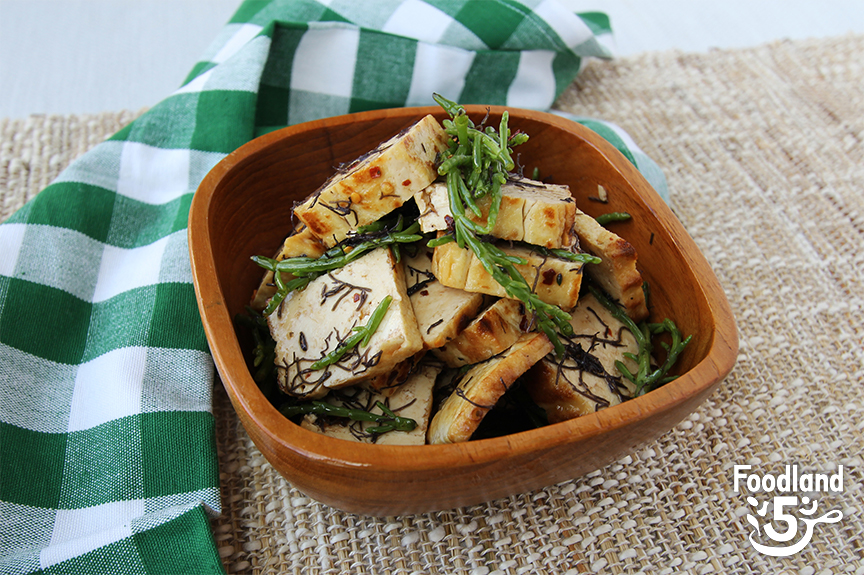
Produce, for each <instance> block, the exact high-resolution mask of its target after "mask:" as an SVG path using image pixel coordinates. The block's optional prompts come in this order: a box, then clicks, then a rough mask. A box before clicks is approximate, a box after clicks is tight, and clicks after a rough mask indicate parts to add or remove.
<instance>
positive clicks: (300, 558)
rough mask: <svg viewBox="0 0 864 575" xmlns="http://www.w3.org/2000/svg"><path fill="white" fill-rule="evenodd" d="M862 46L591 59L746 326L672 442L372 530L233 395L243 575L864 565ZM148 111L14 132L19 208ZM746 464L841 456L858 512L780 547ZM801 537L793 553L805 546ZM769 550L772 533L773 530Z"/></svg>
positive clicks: (589, 103)
mask: <svg viewBox="0 0 864 575" xmlns="http://www.w3.org/2000/svg"><path fill="white" fill-rule="evenodd" d="M862 53H864V37H862V36H844V37H838V38H830V39H824V40H811V41H796V42H780V43H774V44H770V45H766V46H762V47H758V48H753V49H746V50H734V51H712V52H709V53H707V54H683V53H677V52H666V53H650V54H645V55H641V56H637V57H633V58H628V59H622V60H618V61H614V62H592V63H591V64H590V65H589V67H588V68H587V69H586V70H585V72H584V73H583V74H582V75H581V76H580V77H579V79H578V81H577V82H576V83H575V84H574V85H573V86H572V87H571V89H570V90H568V91H567V93H566V94H565V95H564V96H563V97H562V98H561V100H560V101H559V103H558V107H560V108H561V109H564V110H566V111H569V112H573V113H575V114H579V115H584V116H593V117H598V118H603V119H606V120H610V121H613V122H616V123H618V124H619V125H621V126H622V127H623V128H624V129H625V130H626V131H627V132H629V133H630V134H631V135H632V136H633V138H634V139H635V140H636V141H637V143H638V144H639V145H640V146H641V147H642V148H643V149H644V150H645V151H646V152H647V153H648V155H649V156H651V157H652V158H653V159H654V160H656V161H657V162H658V163H659V164H660V166H661V167H662V168H663V170H664V171H665V172H666V175H667V177H668V179H669V187H670V190H671V194H672V206H673V208H674V210H675V212H676V213H677V215H678V217H679V218H680V219H681V221H682V222H683V223H684V226H685V227H686V228H687V230H688V231H689V232H690V234H691V235H692V236H693V237H694V238H695V240H696V242H697V244H698V245H699V247H700V248H701V249H702V250H703V252H704V254H705V256H706V257H707V258H708V260H709V262H710V263H711V264H712V266H713V267H714V270H715V271H716V273H717V275H718V277H719V278H720V281H721V283H722V285H723V287H724V288H725V290H726V292H727V294H728V297H729V300H730V302H731V305H732V309H733V311H734V313H735V315H736V318H737V320H738V326H739V330H740V335H741V352H740V355H739V358H738V364H737V366H736V367H735V369H734V370H733V372H732V374H731V375H730V376H729V377H728V378H727V379H726V380H725V382H724V383H723V384H722V386H721V387H720V389H719V390H718V391H717V392H716V393H715V394H714V395H713V396H712V397H711V398H710V399H709V400H708V401H707V402H706V403H704V404H703V405H702V406H701V407H700V408H699V409H698V410H697V411H696V412H694V413H693V414H692V415H691V416H690V417H688V418H687V419H686V420H685V421H683V422H682V423H681V424H679V425H678V426H677V427H676V428H675V429H674V430H673V431H671V432H670V433H668V434H667V435H665V436H664V437H662V438H661V439H660V440H658V441H655V442H653V443H650V444H648V445H646V446H645V447H644V448H642V449H641V450H639V451H638V452H637V453H634V454H632V455H631V456H628V457H625V458H624V459H622V460H621V461H618V462H616V463H614V464H612V465H610V466H608V467H607V468H605V469H602V470H599V471H597V472H594V473H592V474H590V475H588V476H586V477H582V478H578V479H574V480H572V481H568V482H566V483H562V484H560V485H556V486H552V487H550V488H547V489H544V490H541V491H537V492H534V493H529V494H523V495H518V496H514V497H511V498H508V499H502V500H497V501H493V502H491V503H488V504H486V505H479V506H475V507H471V508H465V509H456V510H451V511H445V512H439V513H428V514H422V515H416V516H407V517H393V518H368V517H361V516H356V515H352V514H347V513H342V512H340V511H336V510H333V509H331V508H328V507H327V506H325V505H322V504H319V503H317V502H315V501H312V500H310V499H308V498H306V497H305V496H304V495H303V494H302V493H300V492H299V491H297V490H296V489H294V488H293V487H292V486H291V485H290V484H289V483H287V482H286V481H285V480H284V479H282V478H281V477H280V476H278V475H277V474H276V473H275V472H274V471H273V469H272V468H271V467H270V465H269V464H268V463H267V462H266V461H265V460H264V458H263V457H262V456H261V454H260V453H259V452H258V450H257V449H256V448H255V446H254V445H253V444H252V443H251V441H250V440H249V438H248V436H247V435H246V433H245V432H244V430H243V429H242V427H241V426H240V425H239V423H238V420H237V418H236V415H235V414H234V412H233V410H232V408H231V406H230V404H229V403H228V400H227V397H226V395H225V393H224V391H223V390H222V389H221V387H219V388H218V389H217V393H216V401H215V405H214V410H215V412H216V416H217V420H218V429H217V433H218V441H219V450H220V451H219V457H220V468H221V481H222V490H223V491H222V496H223V500H224V503H223V510H224V512H223V515H222V516H221V517H220V518H219V519H218V520H216V521H214V524H213V528H214V531H215V534H216V539H217V541H218V544H219V549H220V554H221V555H222V558H223V560H224V563H225V566H226V569H227V570H228V571H229V572H230V573H235V572H236V573H298V574H299V573H303V574H304V575H305V574H314V573H321V574H324V573H387V574H409V573H466V574H467V573H470V574H472V575H490V574H492V573H568V572H572V573H577V572H578V573H583V572H597V573H635V572H648V573H672V572H693V573H783V572H788V573H802V574H807V573H812V574H815V573H856V574H859V575H860V574H862V573H864V521H862V517H864V515H862V513H864V503H862V501H864V489H862V483H864V482H862V459H861V455H860V452H861V446H862V445H864V319H862V315H864V299H862V294H864V271H862V270H864V250H862V246H864V146H862V137H864V134H862V128H864V102H862V95H861V78H862V77H864V70H862V65H861V62H860V54H862ZM136 115H137V114H136V113H134V112H121V113H106V114H99V115H93V116H68V117H66V116H64V117H56V116H48V117H43V116H34V117H31V118H28V119H25V120H2V121H0V138H2V139H0V194H2V198H0V199H2V204H0V205H2V217H3V218H4V219H5V218H6V217H8V215H9V214H11V213H12V212H13V211H14V210H15V209H17V208H18V207H20V205H22V204H23V203H24V202H25V201H26V200H27V199H28V198H30V197H32V195H33V194H35V193H37V192H38V191H39V190H41V189H42V188H43V187H45V186H46V185H47V184H48V183H49V182H50V181H51V180H52V179H53V178H54V177H55V176H56V175H57V174H58V173H59V171H60V170H61V169H62V168H63V167H64V166H65V165H66V164H67V163H68V162H69V161H71V160H72V159H74V157H76V156H77V155H79V154H80V153H82V152H83V151H85V150H86V149H87V148H88V147H90V146H92V145H94V144H95V143H97V142H99V141H100V140H102V139H103V138H105V137H106V136H109V135H110V134H112V133H113V132H115V131H117V130H118V129H119V128H120V127H122V125H124V124H125V123H127V122H129V121H131V120H132V119H134V117H136ZM738 464H748V465H751V466H752V468H751V470H750V471H749V473H758V474H759V475H760V476H764V475H766V474H768V473H773V474H774V475H775V476H777V475H779V474H781V473H782V472H783V471H784V470H785V466H786V465H797V466H798V471H799V473H804V472H807V473H824V474H826V475H828V474H836V472H837V471H838V466H841V465H842V466H843V473H844V475H843V491H842V492H840V493H818V494H816V495H814V496H813V498H814V499H818V510H817V512H816V513H815V515H814V517H818V516H820V515H822V514H824V513H825V512H826V511H828V510H832V509H838V510H840V511H842V513H843V518H842V519H841V520H840V521H838V522H835V523H830V524H828V523H821V524H818V525H816V527H815V530H814V532H813V536H812V540H811V541H810V542H809V543H808V544H807V545H806V546H805V547H804V549H803V550H801V551H800V552H798V553H796V554H794V555H791V556H789V557H783V558H775V557H771V556H768V555H765V554H763V553H760V552H759V551H757V550H756V549H755V548H754V547H753V546H752V545H751V543H750V541H749V540H748V537H749V536H750V534H751V531H753V528H752V527H751V525H750V524H749V523H748V520H747V515H751V516H752V517H754V518H756V517H757V512H756V508H755V507H752V506H751V505H750V504H748V502H747V500H746V497H745V495H746V494H745V493H743V492H735V491H734V489H733V466H734V465H738ZM775 494H776V493H775ZM772 495H773V494H772ZM794 495H796V496H798V497H799V500H800V497H802V496H804V492H802V491H799V492H797V493H795V494H794ZM811 495H812V494H811ZM393 496H394V497H398V492H394V495H393ZM767 500H770V497H768V496H764V495H763V496H761V497H760V502H761V501H767ZM803 507H804V506H803V505H799V508H803ZM789 509H790V508H787V512H788V510H789ZM796 509H797V508H796ZM793 510H794V509H793ZM796 515H797V517H799V518H803V517H805V515H802V514H801V513H800V509H799V511H796ZM768 518H770V512H769V517H768ZM768 518H759V521H760V522H761V523H765V522H766V521H767V519H768ZM774 526H775V527H776V529H777V531H781V532H782V531H783V530H784V529H785V526H784V524H783V523H782V522H774ZM800 527H801V529H800V530H799V533H798V534H797V536H796V537H795V538H794V539H793V540H791V541H788V542H787V543H785V545H791V544H792V543H795V542H796V541H798V540H800V539H801V537H802V536H803V535H804V533H803V532H804V529H803V527H804V524H803V523H800ZM755 540H756V541H757V542H762V543H768V544H770V543H772V541H771V540H770V539H768V538H766V537H765V534H764V531H763V532H762V533H761V535H760V536H758V537H756V538H755ZM773 544H774V545H775V546H782V545H784V544H781V543H776V542H775V543H773Z"/></svg>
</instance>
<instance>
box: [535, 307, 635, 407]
mask: <svg viewBox="0 0 864 575" xmlns="http://www.w3.org/2000/svg"><path fill="white" fill-rule="evenodd" d="M570 315H571V316H572V319H571V320H570V325H572V326H573V331H574V333H573V336H572V337H570V338H568V339H569V341H568V342H567V345H566V346H565V347H566V350H567V353H566V355H565V356H564V357H563V358H562V359H560V360H559V359H557V358H555V356H554V355H548V356H546V357H545V358H543V360H541V361H540V362H538V363H537V364H536V365H535V366H534V367H532V368H531V370H530V371H529V372H528V375H527V376H526V377H525V379H524V381H525V389H526V390H527V391H528V393H529V394H530V395H531V398H532V399H533V400H534V402H535V403H536V404H537V405H539V406H540V407H542V408H543V409H545V410H546V415H547V416H548V418H549V423H557V422H559V421H565V420H567V419H572V418H574V417H579V416H580V415H585V414H587V413H593V412H595V411H597V410H600V409H603V408H605V407H609V406H610V405H617V404H619V403H621V402H622V401H623V400H624V399H626V398H629V397H632V395H633V392H634V386H633V384H632V383H631V382H630V381H629V380H628V379H626V378H624V377H622V376H621V372H620V371H618V368H617V367H615V362H616V361H622V362H624V365H626V366H627V368H628V369H629V370H630V371H631V372H635V370H636V369H637V366H636V362H634V361H633V360H631V359H627V358H625V357H624V353H625V352H629V353H633V354H635V353H637V352H638V351H639V350H638V346H637V344H636V339H635V338H634V337H633V334H632V333H630V331H629V330H627V329H626V328H625V327H624V325H623V324H622V323H621V322H619V321H618V320H616V319H615V317H614V316H612V314H611V313H609V311H608V310H607V309H606V307H605V306H604V305H603V304H601V303H600V302H598V301H597V299H595V298H594V296H593V295H591V294H587V295H585V296H583V297H582V299H580V300H579V305H578V306H576V309H574V310H573V311H572V312H571V314H570Z"/></svg>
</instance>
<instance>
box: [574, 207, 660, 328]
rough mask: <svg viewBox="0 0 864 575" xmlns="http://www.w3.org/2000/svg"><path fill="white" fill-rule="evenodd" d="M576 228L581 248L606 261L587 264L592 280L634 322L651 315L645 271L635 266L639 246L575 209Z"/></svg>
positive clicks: (587, 270) (587, 271)
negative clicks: (636, 246) (643, 284)
mask: <svg viewBox="0 0 864 575" xmlns="http://www.w3.org/2000/svg"><path fill="white" fill-rule="evenodd" d="M573 229H574V231H575V232H576V235H577V237H578V238H579V246H580V248H582V249H583V250H584V251H585V252H588V253H590V254H592V255H595V256H597V257H599V258H600V259H601V260H603V261H602V262H600V263H599V264H592V265H590V266H588V267H587V269H586V273H587V274H588V275H589V276H590V277H591V279H593V280H594V281H596V282H597V283H598V284H599V285H600V286H601V287H602V288H603V289H604V290H605V291H606V292H607V293H608V294H609V295H610V296H612V297H613V298H614V299H616V300H617V301H618V303H620V304H621V306H623V308H624V310H625V311H626V312H627V315H629V316H630V317H631V318H632V319H633V320H634V321H641V320H643V319H645V318H646V317H648V307H647V306H646V303H645V292H643V291H642V283H643V282H642V274H641V273H640V272H639V270H638V269H636V260H637V255H636V249H635V248H634V247H633V246H632V245H630V242H628V241H627V240H625V239H624V238H621V237H619V236H618V235H617V234H615V233H613V232H610V231H609V230H607V229H606V228H604V227H603V226H602V225H600V224H599V223H597V220H595V219H594V218H592V217H591V216H589V215H588V214H585V213H583V212H582V211H581V210H577V211H576V218H575V220H574V222H573Z"/></svg>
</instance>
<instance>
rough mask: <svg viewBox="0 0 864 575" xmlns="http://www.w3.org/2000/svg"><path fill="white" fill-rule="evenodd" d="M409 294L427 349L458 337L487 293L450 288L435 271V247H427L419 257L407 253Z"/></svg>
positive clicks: (476, 311)
mask: <svg viewBox="0 0 864 575" xmlns="http://www.w3.org/2000/svg"><path fill="white" fill-rule="evenodd" d="M402 261H403V262H404V265H405V281H406V284H407V288H408V297H409V298H411V304H412V305H413V307H414V315H415V316H416V318H417V327H418V328H419V329H420V336H421V337H422V338H423V344H424V346H425V347H426V349H434V348H438V347H441V346H442V345H444V344H446V343H447V342H448V341H450V340H452V339H453V338H455V337H456V336H457V335H458V334H459V332H461V331H462V330H463V329H464V328H465V326H466V325H468V323H469V322H470V321H471V320H472V319H474V317H476V316H477V313H478V312H479V311H480V308H481V306H482V305H483V300H484V297H483V294H480V293H474V292H467V291H465V290H461V289H455V288H451V287H447V286H445V285H443V284H442V283H441V282H439V281H438V280H437V279H436V278H435V275H434V274H433V273H432V249H431V248H427V247H426V246H423V247H422V248H420V250H418V252H417V254H416V255H415V256H408V255H406V254H403V259H402Z"/></svg>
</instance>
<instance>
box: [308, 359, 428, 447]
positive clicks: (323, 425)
mask: <svg viewBox="0 0 864 575" xmlns="http://www.w3.org/2000/svg"><path fill="white" fill-rule="evenodd" d="M440 371H441V366H440V365H435V364H430V363H423V364H420V365H419V366H418V367H417V369H416V370H415V371H414V372H412V373H411V374H410V375H409V377H408V378H407V379H406V381H405V382H404V383H402V384H401V385H398V386H396V387H388V388H384V389H382V390H378V391H375V390H370V389H368V388H366V387H362V386H354V387H349V388H346V389H339V390H334V391H332V392H330V393H329V394H328V395H327V396H326V397H325V398H324V401H326V402H328V403H332V404H333V405H338V406H341V407H347V408H351V409H362V410H364V411H370V412H372V413H383V412H382V411H381V409H380V408H379V407H377V406H376V403H377V402H379V401H380V402H381V403H383V404H384V405H385V406H387V407H388V408H389V409H390V410H392V411H393V412H394V413H395V414H396V415H398V416H400V417H408V418H410V419H413V420H414V421H415V422H416V423H417V426H416V427H415V428H414V429H413V430H411V431H398V430H394V431H388V432H387V433H384V434H374V433H370V432H369V431H367V430H368V429H369V428H370V427H374V426H376V425H378V424H377V423H375V422H371V421H350V420H347V419H342V418H334V417H319V416H316V415H313V414H309V415H305V416H304V417H303V420H302V421H301V423H300V425H301V427H304V428H305V429H308V430H310V431H315V432H317V433H322V434H324V435H328V436H330V437H336V438H338V439H346V440H348V441H359V442H362V443H377V444H379V445H423V444H425V443H426V431H427V429H428V427H429V416H430V415H431V411H432V389H433V387H434V385H435V378H436V377H437V376H438V373H439V372H440Z"/></svg>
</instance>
